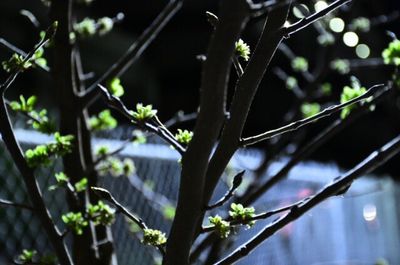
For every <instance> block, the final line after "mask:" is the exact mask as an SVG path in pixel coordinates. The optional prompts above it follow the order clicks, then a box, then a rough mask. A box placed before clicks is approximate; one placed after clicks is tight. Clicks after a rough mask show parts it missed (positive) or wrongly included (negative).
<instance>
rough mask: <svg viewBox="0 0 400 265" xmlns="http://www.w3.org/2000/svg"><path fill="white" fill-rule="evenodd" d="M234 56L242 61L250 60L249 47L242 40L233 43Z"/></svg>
mask: <svg viewBox="0 0 400 265" xmlns="http://www.w3.org/2000/svg"><path fill="white" fill-rule="evenodd" d="M235 51H236V55H237V56H239V57H242V58H243V60H245V61H248V60H249V59H250V46H249V45H247V44H246V43H245V42H244V41H243V40H242V39H239V40H238V41H237V42H235Z"/></svg>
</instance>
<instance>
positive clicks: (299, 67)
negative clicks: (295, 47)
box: [292, 57, 308, 72]
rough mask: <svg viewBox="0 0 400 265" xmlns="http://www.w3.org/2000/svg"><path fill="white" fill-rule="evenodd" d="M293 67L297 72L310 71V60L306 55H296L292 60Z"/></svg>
mask: <svg viewBox="0 0 400 265" xmlns="http://www.w3.org/2000/svg"><path fill="white" fill-rule="evenodd" d="M292 68H293V70H294V71H296V72H306V71H308V61H307V59H306V58H304V57H296V58H294V59H293V60H292Z"/></svg>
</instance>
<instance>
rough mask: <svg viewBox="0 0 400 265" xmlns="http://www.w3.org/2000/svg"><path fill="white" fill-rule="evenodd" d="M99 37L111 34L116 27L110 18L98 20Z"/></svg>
mask: <svg viewBox="0 0 400 265" xmlns="http://www.w3.org/2000/svg"><path fill="white" fill-rule="evenodd" d="M97 25H98V32H99V35H101V36H102V35H105V34H107V33H108V32H110V31H111V30H112V28H113V26H114V21H113V20H112V18H109V17H102V18H99V19H98V20H97ZM117 97H118V96H117Z"/></svg>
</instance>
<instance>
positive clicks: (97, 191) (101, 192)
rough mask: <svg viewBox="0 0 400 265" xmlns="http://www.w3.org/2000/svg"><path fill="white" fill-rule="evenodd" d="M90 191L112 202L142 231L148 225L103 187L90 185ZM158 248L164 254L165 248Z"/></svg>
mask: <svg viewBox="0 0 400 265" xmlns="http://www.w3.org/2000/svg"><path fill="white" fill-rule="evenodd" d="M91 189H92V191H94V193H95V194H96V195H97V196H99V197H100V198H102V199H104V200H107V201H109V202H110V203H112V204H113V205H114V206H115V207H116V208H117V209H118V211H120V212H121V213H122V214H123V215H125V216H126V217H128V218H129V219H130V220H131V221H133V222H134V223H135V224H137V225H138V226H139V227H140V229H142V230H143V231H144V230H146V229H148V226H147V225H146V223H145V222H144V221H143V220H142V219H141V218H140V217H138V216H135V215H133V214H132V213H131V212H129V211H128V209H126V208H125V207H124V206H122V204H120V203H119V202H118V201H117V200H116V199H115V198H114V197H113V196H112V195H111V193H110V192H109V191H108V190H106V189H103V188H99V187H91ZM157 248H158V250H159V251H160V252H161V254H162V255H163V256H164V254H165V250H164V249H163V247H161V246H157Z"/></svg>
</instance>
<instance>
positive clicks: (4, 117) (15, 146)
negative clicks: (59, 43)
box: [0, 24, 72, 265]
mask: <svg viewBox="0 0 400 265" xmlns="http://www.w3.org/2000/svg"><path fill="white" fill-rule="evenodd" d="M55 28H56V25H55V24H53V25H52V26H50V28H49V29H48V30H47V31H46V36H45V38H43V39H41V40H40V42H39V43H38V44H37V45H36V46H35V48H34V49H32V50H31V51H30V52H29V53H28V54H27V56H26V57H25V58H24V60H23V64H24V63H25V62H27V61H29V60H30V59H31V58H32V56H33V54H34V53H35V51H36V50H37V49H39V48H40V47H42V46H43V45H44V44H46V43H47V42H48V40H49V39H50V38H51V37H52V36H53V34H54V32H55ZM20 72H21V69H17V70H15V72H13V73H11V74H10V75H9V77H8V78H7V79H6V81H5V82H4V83H3V84H2V85H1V86H0V92H1V96H0V133H1V136H2V138H3V141H4V144H5V146H6V148H7V150H8V151H9V152H10V155H11V157H12V159H13V161H14V162H15V165H16V167H17V168H18V170H19V171H20V173H21V175H22V178H23V180H24V182H25V185H26V188H27V190H28V195H29V197H30V200H31V202H32V204H33V205H35V209H36V211H35V212H36V214H37V215H38V217H39V219H40V221H41V222H42V225H43V227H44V229H45V231H46V233H47V235H48V237H49V240H50V242H51V244H52V246H53V247H54V250H55V252H56V254H57V257H58V260H59V262H60V264H62V265H72V260H71V257H70V255H69V252H68V249H67V247H66V246H65V244H64V242H63V240H62V238H61V235H60V232H59V231H58V229H57V226H56V225H55V224H54V222H53V220H52V218H51V215H50V213H49V211H48V209H47V207H46V205H45V203H44V199H43V196H42V193H41V191H40V187H39V184H38V183H37V181H36V178H35V176H34V173H33V169H32V168H30V167H29V166H28V164H27V162H26V160H25V158H24V155H23V153H22V150H21V147H20V145H19V143H18V141H17V139H16V137H15V134H14V131H13V128H12V125H11V121H10V118H9V114H8V111H7V105H6V101H5V98H4V93H5V91H6V90H7V88H8V87H9V86H10V85H11V84H12V83H13V81H14V80H15V78H16V77H17V76H18V74H19V73H20Z"/></svg>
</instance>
